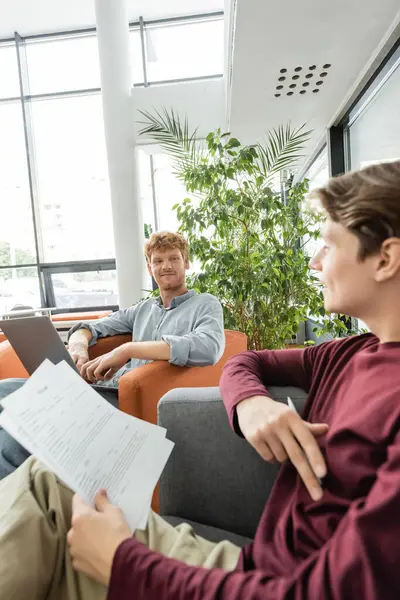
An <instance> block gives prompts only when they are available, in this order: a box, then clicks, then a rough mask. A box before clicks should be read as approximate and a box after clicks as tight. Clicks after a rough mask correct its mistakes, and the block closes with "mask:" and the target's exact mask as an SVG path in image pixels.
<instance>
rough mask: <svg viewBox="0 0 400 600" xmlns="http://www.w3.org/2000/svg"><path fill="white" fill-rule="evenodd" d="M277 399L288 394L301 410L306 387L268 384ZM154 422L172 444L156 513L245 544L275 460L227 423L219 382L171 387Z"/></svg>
mask: <svg viewBox="0 0 400 600" xmlns="http://www.w3.org/2000/svg"><path fill="white" fill-rule="evenodd" d="M269 391H270V393H271V395H272V397H273V398H274V399H275V400H278V401H280V402H285V403H286V401H287V397H288V396H290V398H291V399H292V401H293V403H294V405H295V406H296V409H297V410H298V412H300V413H301V412H302V410H303V407H304V404H305V400H306V397H307V396H306V393H305V392H304V391H303V390H300V389H298V388H293V387H279V388H278V387H270V388H269ZM158 423H159V425H161V426H162V427H165V428H166V429H167V431H168V433H167V436H168V438H169V439H171V440H172V441H173V442H175V448H174V450H173V452H172V454H171V457H170V459H169V461H168V463H167V465H166V467H165V469H164V472H163V474H162V476H161V479H160V513H161V514H162V515H163V516H164V518H166V520H167V521H169V522H170V523H171V524H173V525H177V524H178V523H181V522H182V521H185V522H189V523H190V524H191V525H193V528H194V530H195V531H196V533H198V534H199V535H201V536H203V537H205V538H207V539H209V540H212V541H220V540H221V539H228V540H230V541H232V542H233V543H235V544H237V545H240V546H242V545H244V544H246V543H247V542H249V541H250V540H251V539H252V538H253V537H254V533H255V530H256V528H257V524H258V521H259V519H260V516H261V513H262V511H263V509H264V506H265V503H266V500H267V498H268V495H269V493H270V491H271V488H272V485H273V483H274V480H275V477H276V474H277V472H278V468H279V467H278V465H273V464H268V463H266V462H265V461H263V460H262V459H261V457H260V456H259V455H258V454H257V452H256V451H255V450H254V449H253V448H252V447H251V446H250V445H249V444H248V443H247V442H246V440H244V439H241V438H240V437H239V436H237V435H235V434H234V433H233V432H232V430H231V428H230V426H229V423H228V418H227V414H226V411H225V408H224V405H223V403H222V400H221V397H220V394H219V389H218V388H181V389H176V390H171V391H170V392H168V393H167V394H165V396H163V398H162V399H161V400H160V402H159V405H158Z"/></svg>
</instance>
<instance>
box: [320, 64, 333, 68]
mask: <svg viewBox="0 0 400 600" xmlns="http://www.w3.org/2000/svg"><path fill="white" fill-rule="evenodd" d="M331 66H332V65H330V64H329V63H326V65H324V66H323V67H322V68H323V69H330V68H331Z"/></svg>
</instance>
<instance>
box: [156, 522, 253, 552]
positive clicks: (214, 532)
mask: <svg viewBox="0 0 400 600" xmlns="http://www.w3.org/2000/svg"><path fill="white" fill-rule="evenodd" d="M163 519H165V520H166V521H167V522H168V523H170V525H173V526H174V527H176V526H177V525H180V524H181V523H188V524H189V525H190V526H191V527H193V529H194V531H195V532H196V533H197V535H200V536H201V537H203V538H204V539H206V540H209V541H210V542H223V541H224V540H228V541H229V542H232V544H235V546H240V548H243V546H246V544H249V543H250V542H251V541H252V540H251V539H250V538H247V537H244V536H242V535H237V534H235V533H232V532H230V531H224V530H223V529H218V527H210V526H209V525H203V524H201V523H196V522H195V521H190V520H188V519H180V518H179V517H171V516H168V515H167V516H165V515H163Z"/></svg>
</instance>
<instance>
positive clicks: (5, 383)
mask: <svg viewBox="0 0 400 600" xmlns="http://www.w3.org/2000/svg"><path fill="white" fill-rule="evenodd" d="M25 381H26V379H17V378H14V379H2V380H1V381H0V400H2V399H3V398H6V397H7V396H9V395H10V394H12V393H13V392H15V391H16V390H19V388H20V387H22V386H23V385H24V383H25ZM2 410H3V409H2V407H1V406H0V412H1V411H2Z"/></svg>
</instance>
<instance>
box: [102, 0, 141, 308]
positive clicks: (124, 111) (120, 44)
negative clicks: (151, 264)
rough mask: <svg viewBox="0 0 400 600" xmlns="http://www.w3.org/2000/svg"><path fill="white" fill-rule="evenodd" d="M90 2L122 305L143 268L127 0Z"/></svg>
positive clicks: (137, 291) (132, 296) (132, 298)
mask: <svg viewBox="0 0 400 600" xmlns="http://www.w3.org/2000/svg"><path fill="white" fill-rule="evenodd" d="M95 7H96V22H97V39H98V46H99V58H100V73H101V88H102V98H103V113H104V129H105V138H106V146H107V159H108V172H109V178H110V190H111V202H112V214H113V228H114V240H115V257H116V262H117V278H118V292H119V303H120V306H121V308H126V307H128V306H131V305H132V304H133V303H134V302H136V301H138V300H139V299H140V298H141V297H142V296H143V293H142V292H141V288H142V281H143V271H144V258H143V242H144V232H143V224H142V218H141V210H140V199H139V193H138V188H137V185H138V178H137V174H136V161H135V148H134V146H135V139H134V122H133V106H132V99H131V87H132V76H131V72H132V71H131V68H130V49H129V19H128V13H127V0H95ZM137 59H138V60H140V57H137ZM97 235H101V231H99V232H97Z"/></svg>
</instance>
